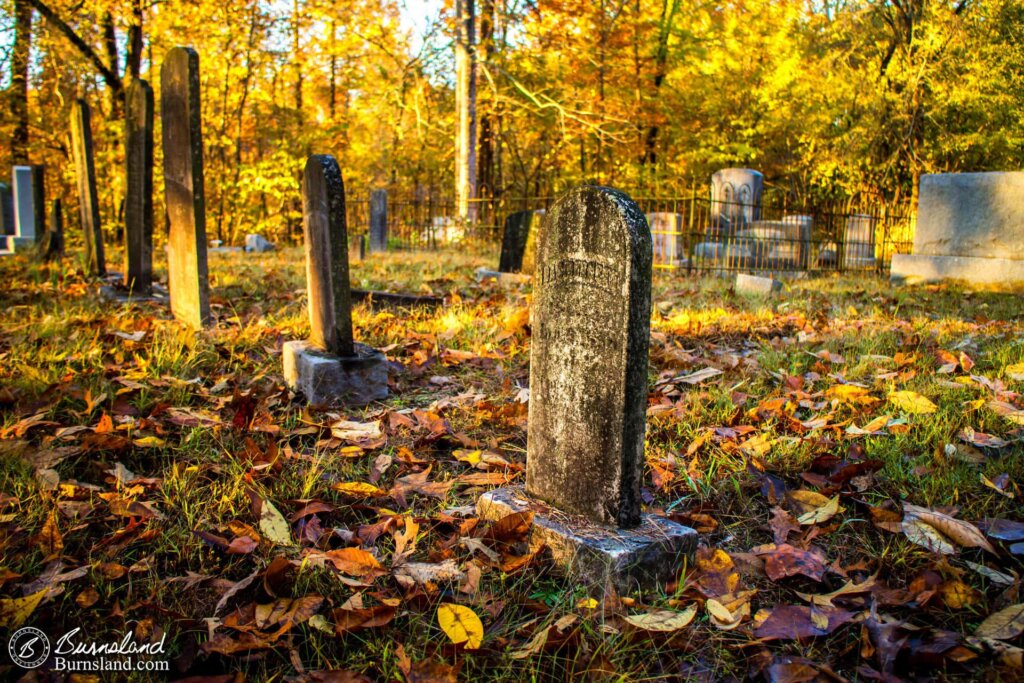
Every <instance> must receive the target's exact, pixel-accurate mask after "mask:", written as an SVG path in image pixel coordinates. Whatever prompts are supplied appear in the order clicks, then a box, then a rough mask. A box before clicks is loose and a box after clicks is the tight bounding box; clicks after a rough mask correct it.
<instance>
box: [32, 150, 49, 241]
mask: <svg viewBox="0 0 1024 683" xmlns="http://www.w3.org/2000/svg"><path fill="white" fill-rule="evenodd" d="M32 210H33V211H34V212H35V224H36V234H37V235H41V234H42V233H43V231H44V230H45V228H46V166H44V165H42V164H33V165H32Z"/></svg>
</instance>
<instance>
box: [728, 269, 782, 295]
mask: <svg viewBox="0 0 1024 683" xmlns="http://www.w3.org/2000/svg"><path fill="white" fill-rule="evenodd" d="M735 286H736V291H737V292H739V293H741V294H756V295H761V296H769V295H771V294H774V293H776V292H781V291H782V282H780V281H779V280H776V279H774V278H770V277H760V276H758V275H748V274H746V273H736V284H735Z"/></svg>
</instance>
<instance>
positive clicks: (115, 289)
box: [100, 284, 171, 304]
mask: <svg viewBox="0 0 1024 683" xmlns="http://www.w3.org/2000/svg"><path fill="white" fill-rule="evenodd" d="M100 296H101V297H103V298H104V299H105V300H107V301H110V302H112V303H116V304H138V303H143V302H146V301H155V302H156V303H161V304H166V303H169V302H170V300H171V299H170V297H169V296H168V295H167V292H165V291H164V290H163V289H161V288H160V287H159V286H158V285H154V286H153V288H152V289H150V291H149V292H148V293H142V292H133V291H130V290H127V289H125V288H124V287H123V286H119V285H117V284H110V285H103V286H102V287H100Z"/></svg>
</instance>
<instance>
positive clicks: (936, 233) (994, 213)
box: [891, 171, 1024, 285]
mask: <svg viewBox="0 0 1024 683" xmlns="http://www.w3.org/2000/svg"><path fill="white" fill-rule="evenodd" d="M891 277H892V279H893V281H895V282H898V283H899V282H906V283H914V282H941V281H944V280H959V281H963V282H966V283H969V284H972V285H1020V284H1021V283H1024V172H1020V171H1018V172H1014V173H941V174H934V175H922V176H921V184H920V191H919V192H918V211H917V230H916V232H915V233H914V253H913V254H912V255H911V254H896V255H895V256H893V257H892V276H891Z"/></svg>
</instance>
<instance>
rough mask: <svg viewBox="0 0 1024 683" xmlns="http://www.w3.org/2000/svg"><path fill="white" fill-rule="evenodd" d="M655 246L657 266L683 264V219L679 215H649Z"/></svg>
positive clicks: (660, 213) (657, 213)
mask: <svg viewBox="0 0 1024 683" xmlns="http://www.w3.org/2000/svg"><path fill="white" fill-rule="evenodd" d="M647 222H648V224H649V225H650V226H651V240H652V243H653V245H654V247H653V248H654V265H655V266H678V265H681V264H682V263H683V260H684V256H683V251H684V250H683V217H682V216H681V215H680V214H678V213H667V212H655V213H649V214H647Z"/></svg>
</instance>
